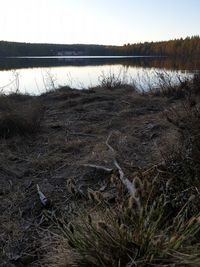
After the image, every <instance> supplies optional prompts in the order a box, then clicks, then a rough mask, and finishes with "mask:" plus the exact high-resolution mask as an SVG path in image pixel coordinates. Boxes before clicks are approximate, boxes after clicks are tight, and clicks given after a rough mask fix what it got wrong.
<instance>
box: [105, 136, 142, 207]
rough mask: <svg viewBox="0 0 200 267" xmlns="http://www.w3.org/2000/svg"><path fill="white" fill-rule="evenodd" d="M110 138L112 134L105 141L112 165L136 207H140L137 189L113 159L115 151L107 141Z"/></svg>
mask: <svg viewBox="0 0 200 267" xmlns="http://www.w3.org/2000/svg"><path fill="white" fill-rule="evenodd" d="M111 136H112V132H111V133H110V134H109V136H108V138H107V140H106V146H107V147H108V149H109V150H110V152H111V153H112V154H113V157H114V160H113V163H114V165H115V167H116V168H117V170H118V172H119V178H120V180H121V182H122V183H123V185H124V186H125V188H126V190H127V191H128V193H129V194H130V195H131V196H132V197H134V198H135V200H136V201H137V204H138V207H140V206H141V204H140V199H139V197H136V193H137V189H136V186H135V182H134V181H133V182H130V180H129V179H128V178H127V177H126V176H125V174H124V172H123V171H122V168H121V167H120V165H119V163H118V162H117V160H116V158H115V154H116V152H115V150H114V149H113V147H112V146H111V145H110V144H109V140H110V138H111Z"/></svg>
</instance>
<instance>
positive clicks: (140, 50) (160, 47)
mask: <svg viewBox="0 0 200 267" xmlns="http://www.w3.org/2000/svg"><path fill="white" fill-rule="evenodd" d="M57 55H66V56H71V55H74V56H78V55H79V56H110V55H113V56H117V55H121V56H173V57H174V56H178V57H198V56H200V37H199V36H192V37H187V38H185V39H183V38H180V39H175V40H169V41H161V42H145V43H136V44H124V45H123V46H112V45H109V46H107V45H86V44H68V45H67V44H39V43H34V44H32V43H19V42H7V41H0V57H15V56H57Z"/></svg>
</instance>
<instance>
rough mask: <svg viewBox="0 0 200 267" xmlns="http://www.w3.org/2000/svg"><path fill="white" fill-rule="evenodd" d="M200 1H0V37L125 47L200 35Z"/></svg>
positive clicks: (28, 40) (11, 39)
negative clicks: (127, 44) (125, 45)
mask: <svg viewBox="0 0 200 267" xmlns="http://www.w3.org/2000/svg"><path fill="white" fill-rule="evenodd" d="M199 13H200V0H0V25H1V27H0V40H6V41H17V42H34V43H62V44H74V43H79V44H80V43H85V44H106V45H109V44H110V45H123V44H125V43H137V42H144V41H160V40H169V39H174V38H180V37H183V38H184V37H186V36H191V35H199V34H200V16H199Z"/></svg>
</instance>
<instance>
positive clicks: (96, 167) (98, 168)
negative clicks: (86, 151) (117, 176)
mask: <svg viewBox="0 0 200 267" xmlns="http://www.w3.org/2000/svg"><path fill="white" fill-rule="evenodd" d="M81 166H84V167H89V168H94V169H97V170H102V171H105V172H108V173H112V171H113V169H110V168H106V167H104V166H98V165H94V164H81Z"/></svg>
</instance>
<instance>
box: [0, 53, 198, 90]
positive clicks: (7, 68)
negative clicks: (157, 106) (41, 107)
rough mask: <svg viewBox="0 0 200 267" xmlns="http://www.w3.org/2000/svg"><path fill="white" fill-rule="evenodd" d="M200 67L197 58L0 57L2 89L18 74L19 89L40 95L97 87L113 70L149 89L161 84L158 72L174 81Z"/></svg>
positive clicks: (114, 72) (14, 87) (14, 84)
mask: <svg viewBox="0 0 200 267" xmlns="http://www.w3.org/2000/svg"><path fill="white" fill-rule="evenodd" d="M199 70H200V61H199V60H197V59H195V60H194V59H193V60H191V59H188V60H183V59H172V58H152V57H148V58H147V57H144V58H143V57H139V58H135V57H134V58H118V57H115V58H113V57H112V58H108V57H105V58H102V57H101V58H99V57H98V58H70V57H68V58H7V59H0V89H3V90H4V91H5V90H6V91H11V90H15V89H16V79H15V77H18V83H17V84H18V87H19V90H20V91H21V92H28V93H31V94H40V93H42V92H44V91H45V90H48V89H50V87H52V86H54V87H58V86H59V85H66V84H67V85H69V86H71V87H74V88H78V89H82V88H88V87H90V86H96V85H97V84H98V83H99V76H100V75H101V74H102V73H104V74H105V75H109V73H111V72H112V73H113V74H115V75H119V73H121V74H123V75H126V79H127V82H133V81H134V83H136V84H137V85H138V86H139V87H140V88H141V89H144V90H148V88H149V87H151V86H157V84H158V81H157V80H156V75H155V74H156V72H161V71H165V72H166V73H167V75H170V76H171V77H172V82H173V83H175V82H176V75H177V73H178V75H180V76H182V77H183V78H184V77H187V76H188V75H191V74H192V73H194V72H197V71H199ZM16 72H17V74H18V75H17V76H16ZM13 76H15V77H13ZM14 80H15V82H12V81H14ZM52 82H53V85H52ZM8 84H10V85H9V86H6V85H8Z"/></svg>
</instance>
